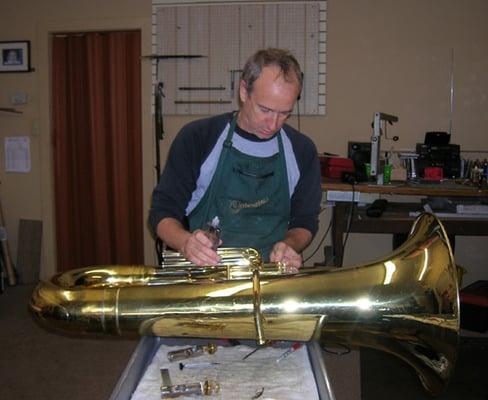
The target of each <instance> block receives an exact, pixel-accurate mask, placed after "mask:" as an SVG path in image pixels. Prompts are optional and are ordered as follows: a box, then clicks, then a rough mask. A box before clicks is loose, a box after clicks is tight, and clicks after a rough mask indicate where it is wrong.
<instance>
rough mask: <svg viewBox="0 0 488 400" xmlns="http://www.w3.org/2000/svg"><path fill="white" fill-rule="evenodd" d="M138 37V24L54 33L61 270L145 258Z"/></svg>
mask: <svg viewBox="0 0 488 400" xmlns="http://www.w3.org/2000/svg"><path fill="white" fill-rule="evenodd" d="M140 43H141V37H140V32H138V31H129V32H101V33H83V34H68V35H56V36H54V37H53V46H52V71H53V74H52V90H53V92H52V98H53V108H52V109H53V116H52V117H53V128H54V131H53V138H54V143H53V144H54V176H55V209H56V212H55V217H56V241H57V266H58V271H64V270H67V269H72V268H78V267H84V266H89V265H96V264H140V263H142V262H143V223H142V221H143V214H142V213H143V211H142V147H141V80H140V71H141V69H140V56H141V48H140Z"/></svg>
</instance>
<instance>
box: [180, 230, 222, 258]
mask: <svg viewBox="0 0 488 400" xmlns="http://www.w3.org/2000/svg"><path fill="white" fill-rule="evenodd" d="M212 246H213V242H212V241H211V240H210V239H209V238H208V236H207V234H206V233H205V232H204V231H202V230H200V229H197V230H196V231H194V232H193V233H191V234H190V235H189V236H188V237H187V239H186V240H185V242H184V244H183V247H182V248H181V250H180V253H181V254H182V255H183V256H184V257H185V258H186V259H187V260H188V261H190V262H192V263H193V264H196V265H199V266H202V265H215V264H218V263H219V262H220V256H219V255H218V254H217V252H216V251H215V250H213V249H212Z"/></svg>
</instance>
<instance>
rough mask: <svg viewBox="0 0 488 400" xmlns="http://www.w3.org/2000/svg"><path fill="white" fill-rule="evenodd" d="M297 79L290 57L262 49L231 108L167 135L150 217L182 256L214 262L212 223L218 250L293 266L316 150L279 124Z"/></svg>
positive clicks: (306, 228) (309, 225) (313, 224)
mask: <svg viewBox="0 0 488 400" xmlns="http://www.w3.org/2000/svg"><path fill="white" fill-rule="evenodd" d="M302 80H303V74H302V72H301V70H300V65H299V64H298V62H297V61H296V59H295V57H294V56H293V55H291V54H290V53H289V52H288V51H286V50H282V49H266V50H260V51H258V52H257V53H255V54H254V55H253V56H251V57H250V58H249V60H248V61H247V63H246V65H245V66H244V69H243V72H242V76H241V80H240V83H239V99H240V109H239V111H238V112H237V113H228V114H224V115H219V116H215V117H211V118H207V119H202V120H197V121H193V122H191V123H189V124H188V125H186V126H185V127H183V129H182V130H181V132H180V133H179V134H178V135H177V137H176V138H175V140H174V142H173V144H172V146H171V149H170V153H169V156H168V160H167V164H166V167H165V169H164V172H163V174H162V175H161V180H160V182H159V184H158V186H157V187H156V188H155V190H154V192H153V197H152V207H151V211H150V216H149V221H150V224H151V225H152V227H153V229H154V230H155V232H156V234H157V235H158V236H159V238H161V239H162V240H163V241H164V242H165V243H166V244H167V245H168V246H169V247H171V248H173V249H175V250H177V251H179V252H180V253H182V254H183V256H184V257H185V258H186V259H187V260H189V261H191V262H192V263H194V264H197V265H214V264H216V263H218V262H219V260H220V258H219V256H218V254H217V252H216V251H215V250H214V248H215V247H214V245H213V242H212V241H211V240H210V238H209V237H208V235H207V234H206V232H205V231H204V230H205V228H206V227H207V224H208V223H209V222H210V221H212V220H217V219H218V221H219V222H220V226H219V227H220V229H221V244H222V246H225V247H253V248H256V249H257V250H258V251H259V252H260V253H261V256H262V257H263V259H264V260H265V261H268V260H269V261H271V262H277V261H282V262H285V263H286V264H287V265H288V266H291V267H296V268H299V267H300V266H301V264H302V257H301V255H300V253H301V252H302V250H303V249H305V247H307V245H308V244H309V243H310V241H311V240H312V238H313V235H314V234H315V233H316V231H317V228H318V213H319V206H320V199H321V189H320V166H319V161H318V155H317V150H316V148H315V145H314V144H313V142H312V141H311V140H310V139H309V138H308V137H306V136H305V135H303V134H301V133H299V132H298V131H296V130H295V129H293V128H292V127H290V126H288V125H285V121H286V120H287V119H288V117H290V115H291V113H292V111H293V107H294V105H295V102H296V100H297V98H298V97H299V95H300V92H301V88H302Z"/></svg>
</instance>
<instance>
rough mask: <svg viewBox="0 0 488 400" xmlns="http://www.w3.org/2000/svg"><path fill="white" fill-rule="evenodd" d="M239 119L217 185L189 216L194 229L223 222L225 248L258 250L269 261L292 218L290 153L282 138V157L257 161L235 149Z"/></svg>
mask: <svg viewBox="0 0 488 400" xmlns="http://www.w3.org/2000/svg"><path fill="white" fill-rule="evenodd" d="M236 121H237V116H235V117H234V118H233V120H232V122H231V124H230V127H229V131H228V133H227V137H226V140H225V141H224V144H223V148H222V152H221V154H220V158H219V161H218V164H217V169H216V171H215V173H214V176H213V178H212V181H211V182H210V185H209V187H208V189H207V191H206V192H205V194H204V196H203V198H202V199H201V200H200V202H199V203H198V205H197V207H195V209H194V210H193V211H192V212H191V213H190V214H189V216H188V221H189V225H190V230H191V231H192V232H193V231H194V230H196V229H206V227H207V223H208V222H209V221H211V220H212V219H213V218H214V217H218V218H219V221H220V229H221V239H222V246H224V247H253V248H255V249H256V250H258V251H259V252H260V254H261V256H262V257H263V260H265V261H268V260H269V254H270V252H271V249H272V247H273V245H274V244H275V243H276V242H278V241H280V240H283V239H284V237H285V233H286V231H287V229H288V220H289V217H290V195H289V189H288V175H287V170H286V161H285V153H284V150H283V141H282V138H281V134H280V133H278V135H277V139H278V146H279V152H278V153H277V154H274V155H273V156H271V157H254V156H250V155H247V154H244V153H241V152H240V151H238V150H237V149H235V148H234V147H232V136H233V134H234V129H235V126H236Z"/></svg>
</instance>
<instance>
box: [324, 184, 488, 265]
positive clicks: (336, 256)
mask: <svg viewBox="0 0 488 400" xmlns="http://www.w3.org/2000/svg"><path fill="white" fill-rule="evenodd" d="M322 190H323V191H324V192H326V193H331V194H335V195H336V198H339V197H342V198H343V199H348V198H351V199H352V198H353V197H354V201H350V200H346V201H334V202H333V204H334V207H333V212H332V221H331V225H332V226H331V234H332V239H331V241H332V251H333V260H334V261H333V264H334V265H335V266H337V267H340V266H342V262H343V256H344V248H343V240H344V234H345V233H346V232H348V231H349V232H351V233H390V234H393V235H398V234H402V235H406V234H407V233H408V232H409V231H410V228H411V226H412V223H413V221H414V220H415V218H416V214H417V213H418V212H420V211H422V204H421V203H420V201H419V200H418V199H417V198H418V197H429V198H431V197H445V198H449V199H452V200H454V201H455V200H456V199H458V200H459V202H463V201H466V200H468V199H471V200H476V199H479V200H480V201H481V200H482V199H488V188H487V187H486V186H484V187H481V188H479V187H478V186H474V185H471V184H469V183H467V182H465V181H454V180H452V181H442V182H440V183H430V184H425V183H413V182H411V183H408V182H392V183H390V184H386V185H375V184H371V183H359V184H354V185H351V184H347V183H343V182H340V181H336V180H329V179H325V180H323V182H322ZM341 194H342V196H341ZM358 194H368V195H373V196H371V198H374V196H375V195H376V197H382V198H386V197H388V196H401V197H402V199H403V200H402V201H398V202H396V201H390V202H389V203H388V206H387V208H386V209H385V211H384V212H383V214H382V215H381V216H380V217H369V216H368V215H367V214H366V211H367V208H368V205H369V204H368V203H365V204H362V201H361V196H359V199H357V197H358ZM405 196H407V197H406V198H407V199H411V200H408V201H405ZM351 212H352V218H351V220H350V223H349V219H350V216H351ZM437 216H438V217H439V219H440V220H441V222H442V223H443V225H444V227H445V229H446V231H447V233H448V234H449V235H450V236H455V235H470V236H487V235H488V215H486V218H485V217H484V216H473V215H462V214H455V213H442V212H441V213H437ZM348 225H349V229H348Z"/></svg>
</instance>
